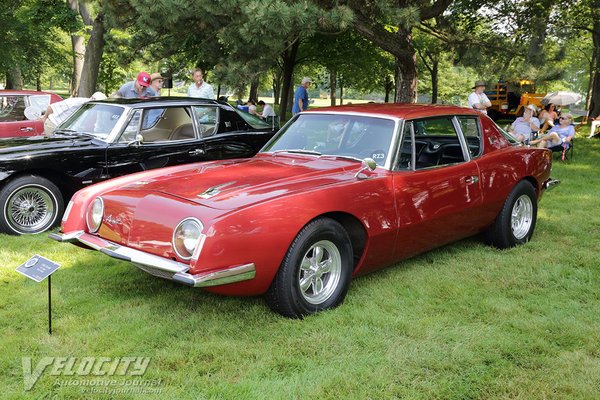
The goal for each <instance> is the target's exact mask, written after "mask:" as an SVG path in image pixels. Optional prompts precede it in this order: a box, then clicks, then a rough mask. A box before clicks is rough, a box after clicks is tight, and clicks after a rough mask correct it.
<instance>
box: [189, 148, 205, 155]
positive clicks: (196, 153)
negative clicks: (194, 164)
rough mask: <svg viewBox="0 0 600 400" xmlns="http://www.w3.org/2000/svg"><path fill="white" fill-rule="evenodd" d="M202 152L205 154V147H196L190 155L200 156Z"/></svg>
mask: <svg viewBox="0 0 600 400" xmlns="http://www.w3.org/2000/svg"><path fill="white" fill-rule="evenodd" d="M202 154H204V149H196V150H191V151H190V152H189V155H190V156H200V155H202Z"/></svg>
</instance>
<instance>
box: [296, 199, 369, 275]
mask: <svg viewBox="0 0 600 400" xmlns="http://www.w3.org/2000/svg"><path fill="white" fill-rule="evenodd" d="M319 218H331V219H333V220H334V221H336V222H338V223H339V224H340V225H342V226H343V227H344V229H345V230H346V233H347V234H348V237H349V238H350V244H351V245H352V256H353V266H352V270H355V269H356V267H358V263H359V262H360V260H361V259H362V256H363V254H364V251H365V247H366V245H367V230H366V229H365V227H364V225H363V224H362V223H361V222H360V220H359V219H358V218H357V217H356V216H354V215H352V214H349V213H346V212H342V211H336V212H328V213H324V214H320V215H318V216H316V217H314V218H313V219H312V220H310V221H308V222H307V223H306V225H308V224H309V223H311V222H312V221H314V220H316V219H319ZM306 225H304V226H306Z"/></svg>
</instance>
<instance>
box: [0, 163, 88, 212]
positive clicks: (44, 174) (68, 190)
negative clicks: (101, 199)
mask: <svg viewBox="0 0 600 400" xmlns="http://www.w3.org/2000/svg"><path fill="white" fill-rule="evenodd" d="M28 175H35V176H39V177H41V178H45V179H48V180H49V181H50V182H52V183H54V184H55V185H56V187H58V189H59V190H60V193H61V195H62V196H63V201H64V203H65V204H66V203H68V202H69V199H70V198H71V196H73V194H74V193H75V192H76V191H77V188H76V187H75V185H74V184H73V182H72V181H71V179H70V178H69V177H68V176H67V175H66V174H64V173H61V172H59V171H55V170H49V169H29V170H22V171H18V172H15V173H14V174H12V175H10V176H8V177H7V178H6V179H4V180H3V181H2V182H1V183H0V184H1V185H6V184H8V183H9V182H11V181H13V180H15V179H18V178H20V177H22V176H28Z"/></svg>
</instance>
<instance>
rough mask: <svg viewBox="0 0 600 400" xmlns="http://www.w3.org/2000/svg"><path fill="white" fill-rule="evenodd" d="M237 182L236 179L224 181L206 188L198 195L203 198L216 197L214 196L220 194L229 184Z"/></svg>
mask: <svg viewBox="0 0 600 400" xmlns="http://www.w3.org/2000/svg"><path fill="white" fill-rule="evenodd" d="M235 183H236V181H231V182H226V183H222V184H220V185H216V186H213V187H210V188H208V189H206V190H205V191H204V192H202V193H200V194H199V195H198V197H200V198H201V199H210V198H211V197H214V196H216V195H218V194H219V193H221V192H222V191H223V189H225V188H226V187H227V186H231V185H233V184H235Z"/></svg>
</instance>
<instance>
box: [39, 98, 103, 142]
mask: <svg viewBox="0 0 600 400" xmlns="http://www.w3.org/2000/svg"><path fill="white" fill-rule="evenodd" d="M104 99H106V95H105V94H104V93H102V92H96V93H94V94H93V95H92V97H71V98H68V99H66V100H63V101H59V102H56V103H53V104H50V105H49V106H48V109H47V110H46V113H45V114H44V116H43V117H42V121H44V134H46V135H50V134H51V133H52V132H54V130H55V129H56V127H57V126H58V125H60V124H62V123H63V122H65V121H66V120H67V118H69V117H70V116H71V115H72V114H73V113H74V112H75V111H77V109H78V108H79V107H80V106H81V105H82V104H85V103H87V102H88V101H91V100H104Z"/></svg>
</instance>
